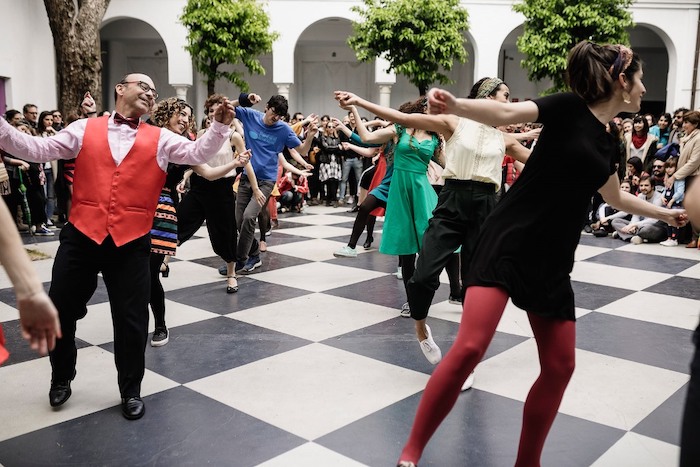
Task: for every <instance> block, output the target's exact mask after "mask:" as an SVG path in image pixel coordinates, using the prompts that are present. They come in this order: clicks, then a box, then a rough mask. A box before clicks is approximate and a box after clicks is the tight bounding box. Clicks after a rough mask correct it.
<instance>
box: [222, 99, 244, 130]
mask: <svg viewBox="0 0 700 467" xmlns="http://www.w3.org/2000/svg"><path fill="white" fill-rule="evenodd" d="M251 102H252V101H251ZM235 116H236V110H235V109H234V107H233V103H232V102H231V101H230V100H228V99H226V100H225V101H224V102H222V103H221V105H220V106H218V107H217V108H216V111H215V112H214V120H216V121H217V122H219V123H223V124H224V125H227V126H228V125H230V124H231V122H233V119H234V117H235Z"/></svg>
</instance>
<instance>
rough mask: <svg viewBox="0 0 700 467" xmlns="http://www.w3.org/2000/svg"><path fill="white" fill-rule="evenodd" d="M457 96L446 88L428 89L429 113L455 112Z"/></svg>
mask: <svg viewBox="0 0 700 467" xmlns="http://www.w3.org/2000/svg"><path fill="white" fill-rule="evenodd" d="M456 104H457V98H456V97H455V96H454V95H452V93H450V92H449V91H445V90H444V89H439V88H432V89H431V90H430V91H428V113H430V114H434V115H437V114H451V113H454V110H455V107H456Z"/></svg>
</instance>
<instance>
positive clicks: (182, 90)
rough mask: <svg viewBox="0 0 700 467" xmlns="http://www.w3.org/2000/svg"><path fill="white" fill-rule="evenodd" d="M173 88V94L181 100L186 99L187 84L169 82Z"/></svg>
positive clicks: (188, 86)
mask: <svg viewBox="0 0 700 467" xmlns="http://www.w3.org/2000/svg"><path fill="white" fill-rule="evenodd" d="M171 86H172V87H174V88H175V96H177V98H178V99H182V100H183V101H186V100H187V90H188V89H189V88H190V85H189V84H171Z"/></svg>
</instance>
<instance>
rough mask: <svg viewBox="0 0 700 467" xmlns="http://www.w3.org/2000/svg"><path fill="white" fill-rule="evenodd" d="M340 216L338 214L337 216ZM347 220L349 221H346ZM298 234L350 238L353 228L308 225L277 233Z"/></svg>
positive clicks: (315, 236)
mask: <svg viewBox="0 0 700 467" xmlns="http://www.w3.org/2000/svg"><path fill="white" fill-rule="evenodd" d="M335 217H338V216H335ZM346 222H347V221H346ZM278 233H279V234H280V235H298V236H299V237H309V238H331V237H347V238H350V234H351V233H352V229H351V228H349V227H335V226H332V225H323V224H322V225H310V226H308V227H292V228H289V229H282V230H276V231H275V235H277V234H278Z"/></svg>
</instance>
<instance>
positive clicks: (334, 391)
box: [185, 344, 428, 440]
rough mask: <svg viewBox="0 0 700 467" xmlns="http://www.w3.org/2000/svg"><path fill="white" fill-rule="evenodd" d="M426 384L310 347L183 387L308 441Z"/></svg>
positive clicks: (403, 372) (399, 371) (414, 375)
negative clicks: (320, 370)
mask: <svg viewBox="0 0 700 467" xmlns="http://www.w3.org/2000/svg"><path fill="white" fill-rule="evenodd" d="M321 368H323V369H324V370H323V372H322V373H321V374H319V369H321ZM427 380H428V375H425V374H422V373H418V372H415V371H412V370H407V369H405V368H400V367H397V366H395V365H389V364H386V363H383V362H380V361H378V360H374V359H370V358H367V357H363V356H360V355H357V354H353V353H349V352H345V351H343V350H338V349H334V348H331V347H327V346H324V345H322V344H311V345H308V346H305V347H302V348H299V349H296V350H292V351H289V352H285V353H282V354H279V355H275V356H273V357H270V358H266V359H263V360H259V361H256V362H254V363H250V364H248V365H244V366H242V367H239V368H234V369H232V370H229V371H226V372H222V373H218V374H216V375H213V376H210V377H207V378H203V379H201V380H198V381H193V382H191V383H188V384H186V385H185V386H187V387H189V388H190V389H193V390H195V391H198V392H200V393H202V394H204V395H206V396H208V397H211V398H213V399H216V400H218V401H219V402H222V403H224V404H227V405H229V406H231V407H234V408H236V409H238V410H241V411H243V412H245V413H247V414H249V415H252V416H254V417H257V418H259V419H261V420H263V421H266V422H267V423H270V424H272V425H275V426H277V427H279V428H282V429H283V430H287V431H289V432H290V433H293V434H296V435H297V436H301V437H302V438H305V439H308V440H313V439H315V438H318V437H320V436H323V435H325V434H327V433H330V432H331V431H334V430H337V429H338V428H340V427H343V426H345V425H347V424H349V423H352V422H354V421H356V420H358V419H360V418H362V417H364V416H366V415H369V414H371V413H373V412H375V411H377V410H380V409H382V408H384V407H386V406H388V405H389V404H392V403H394V402H397V401H399V400H401V399H404V398H406V397H408V396H410V395H412V394H415V393H417V392H419V391H422V390H423V388H424V387H425V384H426V382H427ZM270 401H274V403H270ZM349 407H352V410H348V408H349Z"/></svg>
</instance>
